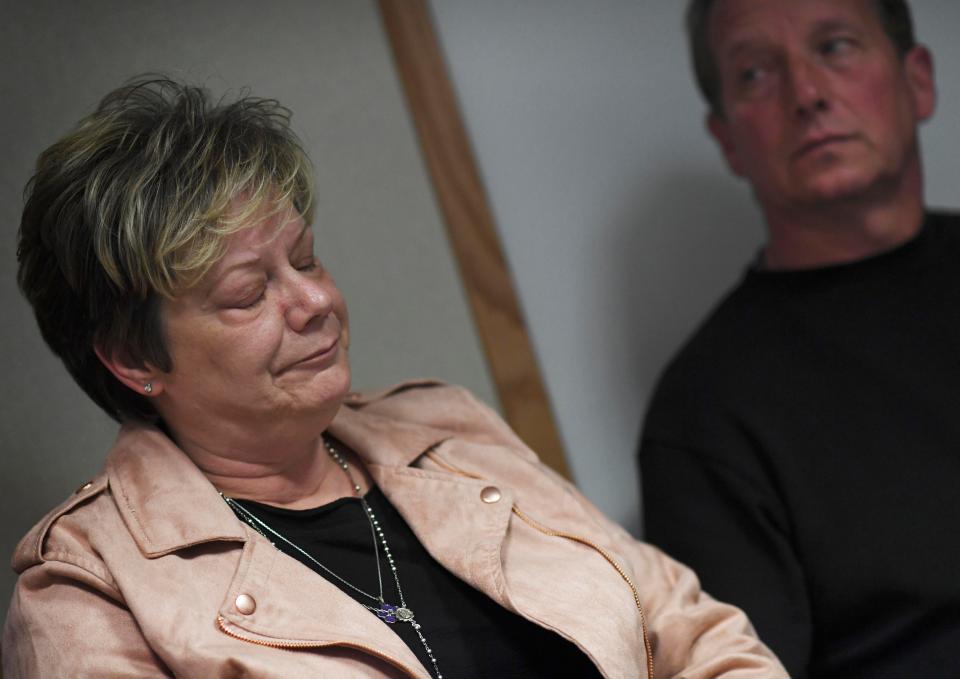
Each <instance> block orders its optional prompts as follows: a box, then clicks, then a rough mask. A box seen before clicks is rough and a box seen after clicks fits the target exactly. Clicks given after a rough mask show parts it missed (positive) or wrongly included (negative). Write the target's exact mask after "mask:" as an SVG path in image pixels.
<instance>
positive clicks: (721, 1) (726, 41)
mask: <svg viewBox="0 0 960 679" xmlns="http://www.w3.org/2000/svg"><path fill="white" fill-rule="evenodd" d="M834 27H848V28H871V29H881V30H882V25H881V23H880V19H879V17H878V15H877V12H876V9H875V6H874V2H873V0H716V2H714V5H713V7H712V10H711V13H710V42H711V44H712V46H713V49H714V54H715V56H717V57H721V56H723V55H725V54H729V52H730V51H732V50H736V49H737V48H739V47H741V46H742V45H744V44H749V43H750V42H752V41H763V40H766V39H774V40H777V39H780V38H782V37H783V36H784V35H787V34H793V35H797V34H799V35H807V34H813V33H815V32H817V31H822V30H827V29H829V28H834Z"/></svg>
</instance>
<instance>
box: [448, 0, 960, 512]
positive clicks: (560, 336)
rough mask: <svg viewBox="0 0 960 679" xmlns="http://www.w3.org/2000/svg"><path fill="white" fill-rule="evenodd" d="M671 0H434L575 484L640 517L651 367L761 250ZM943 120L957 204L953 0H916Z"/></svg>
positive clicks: (946, 193) (937, 146)
mask: <svg viewBox="0 0 960 679" xmlns="http://www.w3.org/2000/svg"><path fill="white" fill-rule="evenodd" d="M685 4H686V3H682V2H679V1H678V0H653V1H651V0H648V1H647V2H641V1H638V0H524V2H515V1H508V0H484V1H483V2H477V1H476V0H432V8H433V11H434V15H435V19H436V23H437V26H438V31H439V34H440V37H441V41H442V43H443V47H444V50H445V53H446V57H447V60H448V63H449V67H450V69H451V73H452V77H453V79H454V82H455V86H456V90H457V93H458V96H459V98H460V102H461V106H462V109H463V113H464V117H465V121H466V124H467V128H468V130H469V133H470V135H471V138H472V140H473V144H474V147H475V150H476V153H477V157H478V159H479V163H480V167H481V172H482V175H483V178H484V180H485V182H486V185H487V189H488V191H489V194H490V199H491V202H492V206H493V211H494V215H495V217H496V221H497V223H498V226H499V229H500V232H501V235H502V239H503V242H504V247H505V249H506V253H507V258H508V259H509V262H510V265H511V267H512V268H513V272H514V275H515V278H516V281H517V285H518V288H519V294H520V297H521V301H522V304H523V307H524V310H525V312H526V314H527V317H528V320H529V327H530V331H531V333H532V336H533V341H534V345H535V347H536V350H537V352H538V354H539V356H540V360H541V365H542V368H543V371H544V374H545V378H546V381H547V386H548V391H549V393H550V396H551V398H552V401H553V405H554V408H555V410H556V414H557V419H558V422H559V426H560V429H561V433H562V437H563V440H564V442H565V444H566V447H567V450H568V454H569V456H570V462H571V465H572V468H573V472H574V474H575V476H576V480H577V482H578V483H579V484H580V486H581V488H582V489H583V490H584V491H585V492H586V494H587V495H588V496H589V497H591V498H592V499H593V500H594V501H595V502H596V503H597V504H598V505H600V507H601V508H602V509H604V510H605V511H606V512H607V513H608V514H610V515H612V516H613V517H615V518H617V519H619V520H620V521H621V522H623V523H625V524H626V525H627V526H628V527H630V528H632V529H634V530H636V529H638V527H639V523H640V517H639V509H638V507H639V497H638V485H637V474H636V471H635V461H634V453H635V448H636V443H637V440H638V435H639V428H640V423H641V417H642V415H643V412H644V409H645V407H646V403H647V400H648V397H649V396H650V392H651V389H652V388H653V385H654V381H655V380H656V378H657V376H658V373H659V371H660V370H661V369H662V367H663V365H664V364H665V362H666V361H667V359H668V358H669V356H670V355H671V354H672V353H673V352H674V351H675V350H676V349H677V348H678V346H679V345H680V343H681V342H682V340H683V339H684V338H685V337H686V336H687V335H688V334H689V333H690V332H691V331H692V330H693V328H694V327H695V324H696V323H697V322H698V321H699V320H700V319H701V318H702V317H703V316H704V314H705V313H706V312H707V310H708V309H709V308H710V307H711V306H712V305H713V303H714V302H715V301H716V300H717V299H718V297H719V296H720V294H721V293H722V292H723V291H724V290H725V289H727V288H728V287H729V286H731V285H732V284H733V283H734V281H735V280H736V279H737V277H738V276H739V274H740V272H741V271H742V269H743V267H744V265H745V264H746V262H747V260H748V259H749V258H750V257H751V256H752V255H753V254H754V252H755V251H756V248H757V247H758V246H759V245H760V242H761V236H762V228H761V227H762V222H761V221H760V217H759V214H758V212H757V210H756V209H755V208H754V206H753V203H752V199H751V196H750V194H749V192H748V191H747V189H746V187H745V186H743V185H742V184H740V183H739V182H737V181H735V180H734V179H733V178H732V177H730V176H729V175H728V174H727V173H726V170H725V168H724V166H723V164H722V162H721V160H720V158H719V155H718V153H717V152H716V150H715V149H714V147H713V146H712V144H711V142H710V141H709V140H708V139H707V137H706V134H705V132H704V131H703V125H702V120H703V114H704V106H703V105H702V103H701V102H700V100H699V98H698V96H697V93H696V91H695V88H694V85H693V82H692V79H691V76H690V75H689V69H688V60H687V55H686V45H685V39H684V35H683V32H682V18H681V15H682V11H683V7H684V6H685ZM913 5H914V7H915V10H914V11H915V18H916V22H917V28H918V35H919V36H920V37H921V38H922V39H923V40H924V41H926V42H927V43H928V44H929V45H931V46H932V47H933V50H934V54H935V56H936V58H937V63H938V71H939V73H938V79H939V84H940V91H941V102H940V103H941V105H940V110H939V113H938V115H937V117H936V119H935V121H933V122H932V123H930V124H928V125H927V126H926V127H925V129H924V131H923V142H924V145H925V148H926V161H927V167H928V170H929V172H928V174H929V183H928V184H929V185H928V196H929V199H930V201H931V202H932V203H933V204H937V205H946V206H953V207H960V197H958V191H957V189H956V186H957V182H958V178H960V128H958V125H960V123H958V121H960V87H958V85H960V46H958V40H957V30H958V29H960V3H958V2H955V1H953V0H916V1H915V2H914V3H913Z"/></svg>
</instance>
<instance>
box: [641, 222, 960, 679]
mask: <svg viewBox="0 0 960 679" xmlns="http://www.w3.org/2000/svg"><path fill="white" fill-rule="evenodd" d="M640 461H641V469H642V478H643V497H644V515H645V520H646V531H647V532H646V538H647V539H648V540H649V541H651V542H653V543H655V544H658V545H659V546H661V547H663V548H664V549H665V550H666V551H667V552H668V553H670V554H671V555H673V556H675V557H676V558H678V559H679V560H681V561H683V562H686V563H687V564H689V565H690V566H692V567H693V568H694V569H695V570H696V571H697V572H698V574H699V575H700V578H701V580H702V582H703V585H704V589H705V590H706V591H708V592H710V593H711V594H713V595H714V596H716V597H717V598H719V599H721V600H727V601H730V602H732V603H734V604H737V605H740V606H741V607H743V608H744V609H745V610H746V611H747V613H748V614H749V616H750V618H751V619H752V620H753V622H754V624H755V626H756V627H757V630H758V633H759V635H760V637H761V639H763V640H764V641H765V642H766V643H767V644H768V645H769V646H770V647H771V648H772V649H773V650H774V651H775V652H776V653H777V654H778V655H779V656H780V658H781V660H782V661H783V662H784V664H785V665H786V667H787V670H788V671H789V672H790V674H791V675H792V676H793V677H805V676H811V677H825V678H829V677H845V678H847V679H852V678H856V677H864V678H866V677H869V678H870V679H883V678H887V677H891V678H892V677H921V676H922V677H957V676H960V499H958V497H957V495H958V491H957V488H958V486H960V219H958V218H957V217H954V216H947V215H930V216H928V218H927V220H926V222H925V225H924V227H923V229H922V230H921V232H920V233H919V235H918V236H917V237H915V238H914V239H913V240H911V241H910V242H908V243H906V244H904V245H902V246H900V247H898V248H897V249H895V250H892V251H890V252H887V253H884V254H881V255H878V256H875V257H872V258H870V259H866V260H863V261H860V262H856V263H852V264H846V265H839V266H830V267H825V268H819V269H814V270H804V271H787V272H776V271H761V270H751V271H748V272H747V274H746V276H745V278H744V279H743V281H742V282H741V283H740V284H739V285H738V286H737V287H736V288H735V289H734V290H733V292H732V293H730V294H729V295H728V296H727V297H726V298H725V299H724V300H723V301H722V302H721V304H720V305H719V307H718V308H717V309H716V310H715V311H714V312H713V313H712V315H711V316H710V317H709V318H708V319H707V320H706V322H705V323H704V324H703V326H702V327H701V328H700V329H699V330H698V331H697V332H696V334H695V335H694V336H693V338H692V339H691V340H690V341H689V342H688V343H687V344H686V346H685V347H684V348H683V349H682V350H681V352H680V353H679V355H678V356H677V357H676V358H675V359H674V360H673V361H672V363H671V364H670V365H669V366H668V368H667V370H666V372H665V374H664V375H663V377H662V378H661V381H660V384H659V386H658V388H657V390H656V393H655V396H654V398H653V401H652V403H651V407H650V411H649V413H648V415H647V420H646V423H645V425H644V434H643V442H642V445H641V451H640Z"/></svg>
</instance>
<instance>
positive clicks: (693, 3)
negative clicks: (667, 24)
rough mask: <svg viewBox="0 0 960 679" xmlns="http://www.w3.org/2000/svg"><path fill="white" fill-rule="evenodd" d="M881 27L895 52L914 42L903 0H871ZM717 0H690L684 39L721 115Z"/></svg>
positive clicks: (702, 85)
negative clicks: (713, 33)
mask: <svg viewBox="0 0 960 679" xmlns="http://www.w3.org/2000/svg"><path fill="white" fill-rule="evenodd" d="M872 2H873V6H874V7H875V8H876V11H877V15H878V16H879V17H880V21H881V23H882V24H883V28H884V30H885V31H886V33H887V35H888V36H889V37H890V40H891V42H893V45H894V47H895V48H896V50H897V53H898V54H899V55H900V56H901V58H902V57H904V56H906V54H907V52H909V51H910V50H911V49H913V47H914V46H915V45H916V39H915V37H914V34H913V19H912V18H911V16H910V7H909V5H907V2H906V0H872ZM715 4H716V0H690V4H689V5H688V6H687V39H688V40H689V44H690V56H691V60H692V62H693V72H694V75H695V76H696V79H697V86H698V87H699V88H700V93H701V94H702V95H703V97H704V99H706V100H707V103H708V104H709V105H710V111H711V113H713V114H715V115H718V116H723V92H722V88H721V86H720V74H719V72H718V71H717V65H716V61H715V60H714V55H713V53H712V52H711V46H710V14H711V11H712V9H713V6H714V5H715Z"/></svg>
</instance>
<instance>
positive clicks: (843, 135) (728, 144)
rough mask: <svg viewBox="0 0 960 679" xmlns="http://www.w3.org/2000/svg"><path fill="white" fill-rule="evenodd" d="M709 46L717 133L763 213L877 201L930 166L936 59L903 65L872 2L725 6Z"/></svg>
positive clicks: (739, 1) (921, 56)
mask: <svg viewBox="0 0 960 679" xmlns="http://www.w3.org/2000/svg"><path fill="white" fill-rule="evenodd" d="M710 38H711V46H712V51H713V55H714V59H715V62H716V64H717V71H718V73H719V75H720V84H721V93H722V97H723V104H724V115H723V116H722V117H719V116H716V115H711V117H710V118H709V120H708V126H709V129H710V132H711V134H712V135H713V136H714V138H715V139H716V140H717V141H718V143H719V144H720V147H721V149H722V150H723V153H724V155H725V157H726V159H727V162H728V164H729V165H730V167H731V169H732V170H733V171H734V172H735V173H736V174H737V175H739V176H741V177H744V178H745V179H746V180H747V181H749V182H750V183H751V185H752V186H753V190H754V193H755V194H756V196H757V199H758V200H759V202H760V204H761V205H762V206H763V207H764V208H766V209H778V208H779V209H784V208H790V207H797V206H804V205H815V204H822V203H823V202H829V201H835V200H845V199H850V198H856V197H859V196H863V195H868V192H870V191H871V190H878V189H879V190H883V187H884V186H887V185H891V186H892V185H895V184H892V182H897V181H898V180H899V179H900V178H902V177H903V176H904V173H905V172H907V171H908V170H910V169H911V168H912V167H916V168H919V158H918V151H917V141H916V125H917V122H918V121H920V120H924V119H926V118H928V117H929V116H930V115H931V114H932V112H933V106H934V99H935V94H934V85H933V75H932V64H931V61H930V55H929V53H928V52H927V50H926V49H924V48H922V47H916V48H914V49H913V50H911V51H910V52H909V53H908V54H907V55H906V56H905V57H904V58H902V59H901V58H900V56H899V55H898V54H897V52H896V49H895V47H894V45H893V43H892V42H891V40H890V38H889V37H888V36H887V34H886V33H885V32H884V29H883V25H882V24H881V21H880V18H879V17H878V16H877V14H876V11H875V10H874V8H873V6H872V2H871V0H802V1H801V0H718V1H717V3H716V5H715V6H714V9H713V12H712V16H711V24H710Z"/></svg>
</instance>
